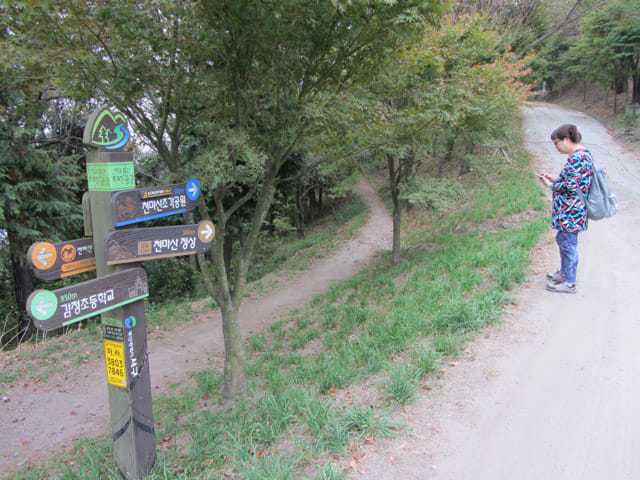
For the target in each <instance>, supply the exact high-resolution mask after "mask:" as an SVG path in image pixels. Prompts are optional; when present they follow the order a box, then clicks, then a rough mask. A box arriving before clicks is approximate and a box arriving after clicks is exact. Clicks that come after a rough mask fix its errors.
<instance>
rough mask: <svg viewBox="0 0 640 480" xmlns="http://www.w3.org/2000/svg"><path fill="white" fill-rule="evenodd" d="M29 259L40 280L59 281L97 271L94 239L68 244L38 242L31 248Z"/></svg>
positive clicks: (83, 239)
mask: <svg viewBox="0 0 640 480" xmlns="http://www.w3.org/2000/svg"><path fill="white" fill-rule="evenodd" d="M27 259H28V260H29V263H31V265H32V266H33V267H34V272H35V274H36V277H38V278H39V279H40V280H58V279H60V278H65V277H69V276H71V275H76V274H78V273H84V272H89V271H91V270H95V269H96V257H95V255H94V252H93V238H91V237H87V238H81V239H78V240H69V241H68V242H60V243H49V242H36V243H34V244H33V245H31V247H30V248H29V251H28V252H27Z"/></svg>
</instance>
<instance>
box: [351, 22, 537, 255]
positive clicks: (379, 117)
mask: <svg viewBox="0 0 640 480" xmlns="http://www.w3.org/2000/svg"><path fill="white" fill-rule="evenodd" d="M523 70H524V62H523V61H516V60H515V59H514V58H513V55H511V54H510V53H509V52H505V51H504V50H503V49H502V44H501V39H500V37H499V35H497V34H496V32H492V31H488V30H487V29H486V28H485V27H484V22H483V18H482V17H470V18H464V19H457V20H455V21H453V19H451V18H449V19H447V20H445V21H444V22H443V25H441V27H440V28H439V29H437V30H436V29H427V30H426V33H425V35H424V37H422V39H421V41H420V42H419V43H416V44H414V45H412V47H411V48H407V49H406V50H404V51H402V52H401V53H400V54H398V55H395V56H394V59H393V60H392V61H391V62H389V64H388V65H387V66H386V68H384V69H381V70H380V74H379V75H378V76H377V77H376V81H375V82H374V83H373V84H372V86H371V87H370V89H369V90H370V93H371V97H370V104H369V106H368V108H367V109H366V115H365V116H363V117H361V120H362V124H361V125H358V128H361V129H362V131H363V132H366V135H363V136H362V141H363V142H365V144H366V145H367V148H368V149H369V150H373V151H375V152H376V153H377V155H378V156H379V157H380V158H381V159H382V161H383V163H384V164H385V165H386V167H387V170H388V175H389V187H390V191H391V198H392V201H393V254H392V262H393V264H398V263H399V262H400V250H401V248H400V247H401V245H400V243H401V242H400V225H401V211H402V202H401V200H402V199H403V198H409V197H410V198H412V199H414V200H417V201H418V202H420V203H429V202H423V201H421V197H422V198H423V199H424V198H426V197H428V196H429V195H430V192H429V190H431V191H433V190H434V189H438V191H439V192H440V193H439V196H440V197H441V202H440V203H442V204H444V203H446V202H447V201H453V200H454V198H455V195H453V194H454V193H455V192H456V191H458V192H459V189H456V188H455V187H449V188H439V185H438V184H439V183H440V184H443V183H445V184H446V183H449V182H450V181H449V180H447V179H442V180H440V181H433V179H430V178H428V176H429V174H430V173H429V172H430V169H429V164H431V163H433V158H434V157H436V158H437V168H436V177H437V178H438V179H440V178H441V177H442V176H443V167H444V165H445V163H447V162H451V160H452V159H453V158H454V157H455V153H456V152H455V151H454V149H455V148H457V151H458V152H459V155H458V156H459V157H461V159H462V160H461V164H460V167H459V174H460V175H462V174H463V173H465V172H466V171H468V169H469V168H470V162H471V160H469V157H472V156H473V154H474V152H475V151H476V150H477V149H478V147H480V146H482V145H488V144H491V143H494V142H497V141H500V140H502V141H504V140H505V139H506V132H507V131H508V128H507V125H508V124H509V123H510V119H511V118H512V116H513V115H514V114H515V112H516V111H517V109H518V107H519V106H520V104H521V102H522V101H523V100H524V94H525V92H526V91H527V88H526V86H525V85H523V84H522V82H521V81H520V80H519V79H520V78H521V77H522V76H523V74H524V72H523ZM460 145H461V147H460ZM420 176H423V177H425V176H426V177H427V178H423V179H420ZM431 196H432V197H433V194H432V193H431Z"/></svg>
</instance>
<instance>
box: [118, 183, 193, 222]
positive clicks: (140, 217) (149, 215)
mask: <svg viewBox="0 0 640 480" xmlns="http://www.w3.org/2000/svg"><path fill="white" fill-rule="evenodd" d="M199 198H200V184H199V183H198V181H197V180H195V179H193V178H192V179H191V180H189V181H187V182H185V183H177V184H174V185H166V186H164V187H151V188H143V189H139V190H126V191H122V192H116V193H114V194H113V195H112V196H111V217H112V219H113V225H114V226H116V227H123V226H125V225H132V224H134V223H139V222H144V221H145V220H151V219H154V218H162V217H167V216H169V215H177V214H179V213H184V212H188V211H191V210H193V209H194V208H196V205H198V200H199Z"/></svg>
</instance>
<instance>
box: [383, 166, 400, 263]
mask: <svg viewBox="0 0 640 480" xmlns="http://www.w3.org/2000/svg"><path fill="white" fill-rule="evenodd" d="M387 166H388V168H389V187H390V189H391V201H392V202H393V246H392V249H391V264H392V265H398V264H399V263H400V248H401V244H400V223H401V220H402V212H401V210H400V199H399V198H398V197H399V194H400V192H399V190H398V180H399V176H398V172H397V168H396V165H395V160H394V158H393V157H392V156H391V155H388V154H387ZM398 168H399V167H398Z"/></svg>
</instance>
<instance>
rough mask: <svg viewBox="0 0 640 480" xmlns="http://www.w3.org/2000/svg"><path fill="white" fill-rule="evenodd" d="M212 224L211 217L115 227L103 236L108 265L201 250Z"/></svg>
mask: <svg viewBox="0 0 640 480" xmlns="http://www.w3.org/2000/svg"><path fill="white" fill-rule="evenodd" d="M214 235H215V227H214V226H213V223H212V222H211V221H210V220H202V221H201V222H200V223H197V224H195V225H176V226H168V227H153V228H132V229H128V230H117V231H114V232H111V233H109V234H108V235H107V236H106V238H105V243H104V245H105V260H106V263H107V265H118V264H123V263H131V262H140V261H143V260H155V259H158V258H168V257H178V256H183V255H193V254H196V253H204V252H206V251H207V250H209V249H210V248H211V242H212V241H213V237H214Z"/></svg>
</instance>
